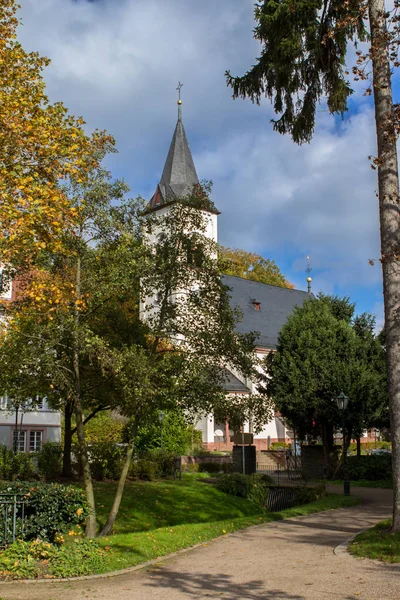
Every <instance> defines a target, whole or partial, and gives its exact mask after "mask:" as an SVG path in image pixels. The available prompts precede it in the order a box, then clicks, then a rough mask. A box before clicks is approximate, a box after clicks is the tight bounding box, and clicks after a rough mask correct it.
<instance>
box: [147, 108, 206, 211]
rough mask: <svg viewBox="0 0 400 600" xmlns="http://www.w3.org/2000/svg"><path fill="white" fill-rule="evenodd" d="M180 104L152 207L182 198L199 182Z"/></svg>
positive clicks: (151, 203)
mask: <svg viewBox="0 0 400 600" xmlns="http://www.w3.org/2000/svg"><path fill="white" fill-rule="evenodd" d="M180 108H181V107H180V106H179V116H178V122H177V124H176V127H175V132H174V135H173V138H172V142H171V145H170V148H169V152H168V156H167V160H166V161H165V166H164V170H163V173H162V176H161V180H160V183H159V184H158V185H157V189H156V191H155V194H154V195H153V197H152V199H151V200H150V206H151V208H158V207H159V206H162V205H163V204H168V203H169V202H172V201H173V200H176V198H182V197H184V196H187V195H188V194H190V192H191V191H192V189H193V186H194V185H197V184H198V183H199V178H198V177H197V173H196V167H195V166H194V162H193V157H192V153H191V152H190V148H189V143H188V141H187V137H186V133H185V128H184V126H183V123H182V117H181V110H180Z"/></svg>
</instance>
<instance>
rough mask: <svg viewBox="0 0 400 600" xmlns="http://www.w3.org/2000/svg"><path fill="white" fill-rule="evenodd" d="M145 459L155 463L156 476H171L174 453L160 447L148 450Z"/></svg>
mask: <svg viewBox="0 0 400 600" xmlns="http://www.w3.org/2000/svg"><path fill="white" fill-rule="evenodd" d="M144 458H146V459H147V460H149V461H151V462H154V463H156V465H157V476H158V477H172V476H173V474H174V460H175V454H174V453H173V452H169V451H168V450H163V449H162V448H157V449H155V450H150V451H149V452H148V453H146V455H145V456H144Z"/></svg>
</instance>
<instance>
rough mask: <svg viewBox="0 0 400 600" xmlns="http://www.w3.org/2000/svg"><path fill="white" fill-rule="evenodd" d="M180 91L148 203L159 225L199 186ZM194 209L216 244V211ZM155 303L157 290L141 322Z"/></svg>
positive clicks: (156, 229) (154, 233)
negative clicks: (166, 147)
mask: <svg viewBox="0 0 400 600" xmlns="http://www.w3.org/2000/svg"><path fill="white" fill-rule="evenodd" d="M180 88H181V84H179V86H178V89H179V100H178V121H177V124H176V127H175V131H174V135H173V137H172V142H171V145H170V148H169V151H168V155H167V160H166V161H165V165H164V170H163V172H162V176H161V179H160V182H159V183H158V185H157V188H156V191H155V192H154V194H153V196H152V198H151V200H150V202H149V204H148V210H149V211H151V212H153V213H156V216H157V217H159V218H160V221H161V222H162V220H163V219H162V218H163V217H165V216H167V215H168V213H169V211H170V210H171V208H172V206H173V205H174V203H175V202H177V201H179V199H182V198H185V197H187V196H189V195H190V194H192V193H193V188H194V187H195V186H200V182H199V178H198V176H197V173H196V167H195V166H194V162H193V157H192V153H191V151H190V148H189V143H188V140H187V137H186V133H185V128H184V126H183V122H182V100H181V99H180ZM195 210H199V211H200V212H201V213H202V217H203V223H204V230H202V232H201V234H202V235H204V236H205V237H207V238H208V239H210V240H211V241H212V242H215V243H216V242H217V241H218V223H217V219H218V215H219V214H220V213H219V211H218V210H216V209H215V208H213V207H212V206H210V209H209V210H207V209H203V208H196V209H195ZM161 233H162V229H161V227H158V226H155V227H154V228H153V231H152V232H151V233H150V234H149V238H148V240H149V242H150V244H154V243H156V241H157V239H158V237H159V236H160V234H161ZM181 293H182V290H175V291H174V292H173V294H172V295H173V296H174V295H176V296H179V295H180V294H181ZM157 304H158V302H157V290H154V294H153V295H150V296H147V297H146V298H145V299H144V300H143V301H142V302H141V306H140V314H141V317H142V318H143V319H144V320H146V317H150V316H151V315H152V314H153V311H155V310H157Z"/></svg>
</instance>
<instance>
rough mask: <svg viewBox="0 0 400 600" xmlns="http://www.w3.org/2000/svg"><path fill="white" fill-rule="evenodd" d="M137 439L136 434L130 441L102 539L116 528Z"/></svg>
mask: <svg viewBox="0 0 400 600" xmlns="http://www.w3.org/2000/svg"><path fill="white" fill-rule="evenodd" d="M135 437H136V434H134V435H133V436H132V438H131V439H130V440H129V445H128V450H127V452H126V457H125V461H124V466H123V467H122V471H121V475H120V478H119V481H118V487H117V491H116V492H115V497H114V502H113V505H112V508H111V510H110V514H109V515H108V519H107V523H106V524H105V525H104V527H103V529H102V530H101V531H100V533H99V536H100V537H101V536H103V535H109V534H110V533H111V532H112V529H113V527H114V523H115V519H116V518H117V515H118V511H119V507H120V504H121V500H122V495H123V493H124V488H125V482H126V478H127V476H128V472H129V467H130V464H131V462H132V457H133V451H134V443H135Z"/></svg>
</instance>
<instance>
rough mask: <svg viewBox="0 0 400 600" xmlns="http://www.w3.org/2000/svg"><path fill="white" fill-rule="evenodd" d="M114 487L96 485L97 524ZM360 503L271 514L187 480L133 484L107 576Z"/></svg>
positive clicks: (326, 502)
mask: <svg viewBox="0 0 400 600" xmlns="http://www.w3.org/2000/svg"><path fill="white" fill-rule="evenodd" d="M114 488H115V486H114V484H109V483H102V484H97V485H96V497H97V507H98V517H99V522H100V524H102V523H103V522H104V520H105V518H106V515H107V512H108V510H109V508H110V506H111V502H112V496H113V492H114ZM357 503H358V499H356V498H353V497H350V498H345V497H344V496H340V495H337V494H332V495H330V496H326V497H324V498H321V499H319V500H317V501H316V502H312V503H311V504H306V505H303V506H298V507H296V508H292V509H288V510H284V511H281V512H279V513H269V512H267V511H266V510H264V509H262V508H261V507H260V506H257V505H256V504H254V503H253V502H250V501H248V500H245V499H243V498H237V497H234V496H229V495H227V494H224V493H222V492H220V491H219V490H217V489H216V488H215V487H214V486H213V485H208V484H205V483H201V482H200V481H198V480H196V479H195V478H189V477H185V478H184V480H183V481H182V482H179V481H177V482H174V481H157V482H131V483H128V485H127V488H126V490H125V494H124V498H123V500H122V504H121V509H120V513H119V515H118V519H117V522H116V525H115V529H114V531H115V533H114V534H113V535H112V536H109V537H107V538H101V539H100V543H101V545H102V546H103V547H107V549H108V552H107V560H106V566H105V568H104V569H103V570H104V571H113V570H118V569H123V568H126V567H130V566H134V565H137V564H139V563H141V562H145V561H147V560H151V559H154V558H157V557H160V556H164V555H166V554H169V553H171V552H175V551H176V550H181V549H183V548H187V547H190V546H193V545H195V544H200V543H202V544H206V543H207V542H208V541H209V540H211V539H213V538H216V537H218V536H221V535H225V534H227V533H231V532H233V531H236V530H238V529H244V528H245V527H249V526H251V525H257V524H261V523H268V522H270V521H274V520H279V519H285V518H289V517H295V516H301V515H307V514H311V513H314V512H320V511H323V510H329V509H332V508H341V507H345V506H353V505H355V504H357Z"/></svg>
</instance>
